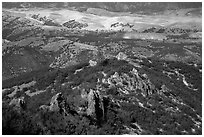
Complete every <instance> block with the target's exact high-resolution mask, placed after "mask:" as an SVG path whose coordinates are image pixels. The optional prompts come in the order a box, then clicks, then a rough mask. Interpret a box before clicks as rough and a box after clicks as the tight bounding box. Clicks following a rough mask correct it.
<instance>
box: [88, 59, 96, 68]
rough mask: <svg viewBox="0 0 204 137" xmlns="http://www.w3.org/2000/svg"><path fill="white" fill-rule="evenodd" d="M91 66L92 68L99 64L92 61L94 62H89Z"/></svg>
mask: <svg viewBox="0 0 204 137" xmlns="http://www.w3.org/2000/svg"><path fill="white" fill-rule="evenodd" d="M89 65H90V66H92V67H93V66H96V65H97V62H96V61H92V60H89Z"/></svg>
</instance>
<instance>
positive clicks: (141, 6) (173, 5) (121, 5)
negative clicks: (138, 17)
mask: <svg viewBox="0 0 204 137" xmlns="http://www.w3.org/2000/svg"><path fill="white" fill-rule="evenodd" d="M2 6H3V8H14V7H15V8H21V7H22V8H23V7H44V8H45V7H46V8H48V7H50V8H67V7H75V8H77V9H79V10H86V9H87V8H101V9H106V10H109V11H120V12H141V11H142V12H144V13H146V12H147V13H151V12H161V11H164V10H167V9H185V8H201V7H202V3H201V2H185V3H184V2H182V3H181V2H12V3H11V2H3V4H2Z"/></svg>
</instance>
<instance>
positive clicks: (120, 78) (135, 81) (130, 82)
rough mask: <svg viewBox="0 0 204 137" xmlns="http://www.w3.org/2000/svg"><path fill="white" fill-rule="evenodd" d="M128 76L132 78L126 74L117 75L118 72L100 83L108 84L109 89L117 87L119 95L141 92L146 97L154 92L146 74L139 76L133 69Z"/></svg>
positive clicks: (154, 89)
mask: <svg viewBox="0 0 204 137" xmlns="http://www.w3.org/2000/svg"><path fill="white" fill-rule="evenodd" d="M130 74H131V75H132V77H130V75H128V74H126V73H122V74H121V75H119V74H118V72H115V73H114V74H113V75H112V76H110V77H109V78H108V79H103V80H102V81H103V82H104V83H106V84H109V88H111V87H117V88H118V91H119V93H123V94H129V93H130V92H135V91H137V90H141V92H142V95H143V96H148V95H151V94H153V93H154V92H155V91H156V88H155V86H154V85H153V84H152V83H151V82H150V80H149V79H148V77H147V75H146V74H142V75H141V74H139V73H138V71H137V70H136V69H135V68H133V70H132V71H130Z"/></svg>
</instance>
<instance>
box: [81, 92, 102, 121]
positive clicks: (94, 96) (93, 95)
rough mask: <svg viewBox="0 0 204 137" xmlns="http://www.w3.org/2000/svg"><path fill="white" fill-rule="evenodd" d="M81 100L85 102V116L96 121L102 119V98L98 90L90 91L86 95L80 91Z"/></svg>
mask: <svg viewBox="0 0 204 137" xmlns="http://www.w3.org/2000/svg"><path fill="white" fill-rule="evenodd" d="M81 98H83V99H84V100H85V101H86V102H87V105H86V108H85V113H86V115H89V116H91V117H92V118H94V119H96V120H98V121H100V120H102V119H103V118H104V102H103V96H102V95H101V94H100V91H99V90H98V89H90V90H89V92H88V93H87V92H85V91H84V90H82V92H81Z"/></svg>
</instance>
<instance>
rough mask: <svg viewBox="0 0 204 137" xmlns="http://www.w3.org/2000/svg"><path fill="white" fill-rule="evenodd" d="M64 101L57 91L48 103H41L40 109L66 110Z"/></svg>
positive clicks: (61, 111)
mask: <svg viewBox="0 0 204 137" xmlns="http://www.w3.org/2000/svg"><path fill="white" fill-rule="evenodd" d="M66 107H67V106H66V102H65V99H64V97H63V95H62V93H57V94H56V95H55V96H53V97H52V98H51V101H50V105H49V106H47V105H42V106H40V109H42V110H49V111H59V112H60V113H63V112H64V113H67V112H66Z"/></svg>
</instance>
